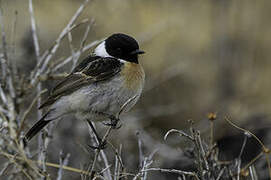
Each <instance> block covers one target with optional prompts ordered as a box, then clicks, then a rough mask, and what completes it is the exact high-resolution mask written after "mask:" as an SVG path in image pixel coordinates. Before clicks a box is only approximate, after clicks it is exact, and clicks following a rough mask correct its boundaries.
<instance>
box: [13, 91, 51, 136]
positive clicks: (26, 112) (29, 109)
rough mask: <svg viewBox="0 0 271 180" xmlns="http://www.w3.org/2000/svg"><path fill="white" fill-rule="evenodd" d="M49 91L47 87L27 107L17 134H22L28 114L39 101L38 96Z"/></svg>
mask: <svg viewBox="0 0 271 180" xmlns="http://www.w3.org/2000/svg"><path fill="white" fill-rule="evenodd" d="M45 92H47V89H45V90H43V91H41V92H40V93H39V94H38V95H37V96H36V97H35V98H34V99H33V101H32V102H31V104H30V106H29V107H28V108H27V110H26V111H25V112H24V114H23V116H22V118H21V123H20V127H19V129H18V131H17V136H18V137H19V136H20V134H21V131H22V129H23V128H24V123H25V120H26V117H27V115H28V114H29V113H30V111H31V110H32V108H33V107H34V105H35V103H36V102H37V100H38V98H39V97H40V96H41V95H42V94H43V93H45Z"/></svg>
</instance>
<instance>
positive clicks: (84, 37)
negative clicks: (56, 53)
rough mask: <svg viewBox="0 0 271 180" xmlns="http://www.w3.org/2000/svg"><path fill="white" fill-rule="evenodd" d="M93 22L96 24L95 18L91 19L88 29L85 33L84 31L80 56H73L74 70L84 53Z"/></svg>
mask: <svg viewBox="0 0 271 180" xmlns="http://www.w3.org/2000/svg"><path fill="white" fill-rule="evenodd" d="M93 24H94V20H93V19H91V20H90V21H89V23H88V25H87V28H86V31H85V33H84V36H83V39H82V41H81V44H80V49H79V56H76V57H75V58H73V65H72V70H73V69H74V68H75V67H76V64H77V61H78V59H79V58H80V55H81V54H82V51H83V48H84V45H85V43H86V40H87V37H88V34H89V31H90V26H91V25H93Z"/></svg>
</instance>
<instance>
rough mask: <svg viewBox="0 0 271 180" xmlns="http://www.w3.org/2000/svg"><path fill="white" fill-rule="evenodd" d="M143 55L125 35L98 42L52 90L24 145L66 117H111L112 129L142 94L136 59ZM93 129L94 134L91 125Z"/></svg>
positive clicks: (142, 80) (141, 76)
mask: <svg viewBox="0 0 271 180" xmlns="http://www.w3.org/2000/svg"><path fill="white" fill-rule="evenodd" d="M144 53H145V52H144V51H142V50H140V49H139V44H138V42H137V41H136V40H135V39H134V38H133V37H131V36H129V35H127V34H124V33H114V34H112V35H111V36H109V37H108V38H106V39H105V40H103V41H102V42H101V43H99V44H98V45H97V46H96V48H95V50H94V52H93V53H92V54H90V55H89V56H87V57H86V58H85V59H83V60H82V61H81V63H79V64H78V65H77V66H76V67H75V68H74V69H73V70H72V72H71V73H70V74H69V75H68V76H67V77H65V78H64V79H63V80H62V81H61V82H59V83H58V84H57V85H56V86H55V87H54V88H53V89H52V90H51V93H50V95H49V97H48V98H47V100H46V101H45V102H44V103H42V104H41V106H40V107H39V109H44V108H46V107H47V111H46V113H45V114H44V115H43V116H42V118H41V119H40V120H39V121H38V122H36V123H35V124H34V125H33V126H32V127H31V128H30V129H29V130H28V131H27V133H26V134H25V136H24V138H23V142H24V144H25V145H27V143H28V142H29V141H30V140H31V139H32V138H33V137H34V136H35V135H36V134H37V133H39V132H40V131H41V130H42V129H43V128H44V127H45V126H46V125H47V124H48V123H50V122H52V121H54V120H58V119H61V117H62V116H64V115H67V114H75V118H76V119H78V120H90V121H91V122H101V121H104V120H106V119H107V118H110V119H111V123H112V124H109V125H112V126H114V127H115V126H116V123H117V121H118V119H117V118H116V117H117V114H118V113H120V111H124V112H127V111H129V110H130V109H131V108H132V107H133V106H134V105H135V104H136V102H137V101H138V99H139V97H140V95H141V93H142V90H143V87H144V83H145V72H144V70H143V67H142V65H141V64H140V63H139V60H138V59H139V55H141V54H144ZM122 108H124V109H122ZM91 124H92V123H90V125H91ZM92 129H93V130H94V133H95V134H96V135H97V132H96V131H95V129H94V127H93V126H92ZM100 143H101V144H102V142H100Z"/></svg>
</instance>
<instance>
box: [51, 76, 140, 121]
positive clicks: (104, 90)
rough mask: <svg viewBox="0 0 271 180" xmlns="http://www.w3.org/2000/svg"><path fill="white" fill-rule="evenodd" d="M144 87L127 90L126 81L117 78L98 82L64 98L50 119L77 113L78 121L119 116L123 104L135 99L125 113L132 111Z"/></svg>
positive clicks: (53, 107) (54, 107) (56, 104)
mask: <svg viewBox="0 0 271 180" xmlns="http://www.w3.org/2000/svg"><path fill="white" fill-rule="evenodd" d="M142 88H143V87H139V88H138V89H136V90H135V89H133V90H131V89H129V88H125V85H124V81H123V79H122V78H121V77H120V76H116V77H114V78H113V79H111V80H109V81H104V82H98V85H97V84H96V83H94V84H91V85H89V86H85V87H82V88H81V89H79V90H77V91H75V92H74V93H72V94H70V95H68V96H63V97H62V98H61V99H59V100H58V101H57V102H56V103H55V104H54V105H53V106H52V109H55V110H54V111H53V113H51V114H50V117H48V118H49V119H52V118H57V117H60V116H62V115H63V114H67V113H75V115H76V117H77V118H78V119H83V120H86V119H89V120H92V121H99V120H104V119H105V118H106V117H105V116H104V115H105V114H107V115H117V114H118V113H119V111H120V110H121V107H122V106H123V104H125V103H126V102H127V101H128V100H129V99H131V98H133V97H136V98H134V99H133V100H132V101H131V102H129V104H128V105H127V106H125V109H124V111H128V110H130V109H131V108H132V107H133V106H134V105H135V103H136V102H137V100H138V99H139V96H140V94H141V92H142Z"/></svg>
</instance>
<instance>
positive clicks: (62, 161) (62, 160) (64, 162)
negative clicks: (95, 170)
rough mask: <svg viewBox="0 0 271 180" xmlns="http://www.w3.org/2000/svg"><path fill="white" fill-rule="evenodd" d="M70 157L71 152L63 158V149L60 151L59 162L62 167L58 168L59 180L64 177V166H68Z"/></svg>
mask: <svg viewBox="0 0 271 180" xmlns="http://www.w3.org/2000/svg"><path fill="white" fill-rule="evenodd" d="M69 158H70V154H67V155H66V156H65V157H64V158H63V152H62V151H61V152H60V153H59V164H60V168H59V169H58V172H57V180H61V179H62V175H63V166H67V164H68V162H69Z"/></svg>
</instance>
